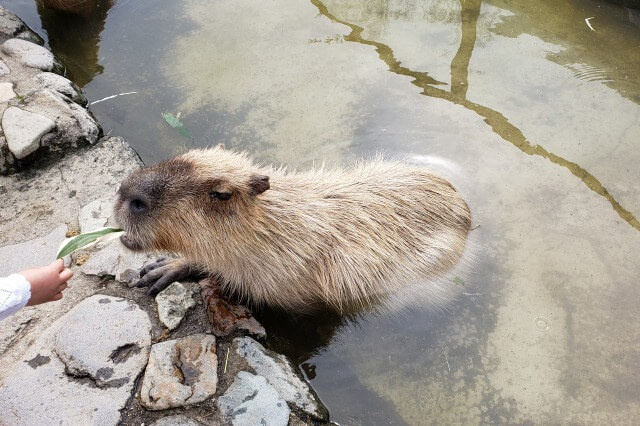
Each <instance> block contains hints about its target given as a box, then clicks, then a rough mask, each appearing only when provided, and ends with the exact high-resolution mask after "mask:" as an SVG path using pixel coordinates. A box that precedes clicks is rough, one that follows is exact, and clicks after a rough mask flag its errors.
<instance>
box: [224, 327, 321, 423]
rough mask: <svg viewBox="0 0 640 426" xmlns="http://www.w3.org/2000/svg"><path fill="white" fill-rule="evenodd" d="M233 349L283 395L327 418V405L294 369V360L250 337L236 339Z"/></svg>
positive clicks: (289, 401) (307, 411)
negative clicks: (292, 362)
mask: <svg viewBox="0 0 640 426" xmlns="http://www.w3.org/2000/svg"><path fill="white" fill-rule="evenodd" d="M233 350H234V351H235V352H236V354H238V355H240V357H242V358H243V359H244V360H245V361H246V363H247V364H248V365H249V367H251V368H252V369H253V370H254V371H255V373H256V374H258V375H260V376H264V377H265V378H266V379H267V380H268V381H269V383H270V384H271V386H273V387H274V388H275V389H276V390H277V391H278V394H279V395H280V397H282V398H283V399H284V400H285V401H287V402H288V403H289V404H291V405H293V406H294V407H297V408H299V409H300V410H302V411H304V412H305V413H307V414H308V415H310V416H312V417H314V418H316V419H319V420H323V421H324V420H327V419H328V412H327V409H326V408H325V407H324V406H323V405H322V404H321V403H320V400H319V399H318V397H317V396H316V395H315V394H314V393H313V391H312V390H311V387H310V386H309V384H308V383H306V382H304V381H302V380H301V379H300V378H299V377H298V375H297V374H296V373H295V372H294V367H293V365H292V364H291V362H290V361H289V360H288V359H287V358H286V357H285V356H284V355H280V354H276V353H274V352H271V351H268V350H266V349H265V348H264V347H263V346H262V345H261V344H259V343H258V342H256V341H255V340H253V339H251V338H250V337H241V338H236V339H233Z"/></svg>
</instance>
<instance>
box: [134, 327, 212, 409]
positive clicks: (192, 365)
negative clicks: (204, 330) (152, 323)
mask: <svg viewBox="0 0 640 426" xmlns="http://www.w3.org/2000/svg"><path fill="white" fill-rule="evenodd" d="M217 384H218V358H217V356H216V339H215V337H214V336H212V335H207V334H194V335H192V336H188V337H183V338H181V339H177V340H168V341H166V342H162V343H156V344H155V345H153V346H152V347H151V354H150V356H149V363H148V364H147V369H146V371H145V373H144V378H143V380H142V387H141V390H140V401H141V402H142V405H144V406H145V407H146V408H148V409H150V410H164V409H166V408H171V407H180V406H183V405H188V404H195V403H197V402H202V401H204V400H205V399H207V398H209V397H211V396H212V395H214V394H215V392H216V386H217Z"/></svg>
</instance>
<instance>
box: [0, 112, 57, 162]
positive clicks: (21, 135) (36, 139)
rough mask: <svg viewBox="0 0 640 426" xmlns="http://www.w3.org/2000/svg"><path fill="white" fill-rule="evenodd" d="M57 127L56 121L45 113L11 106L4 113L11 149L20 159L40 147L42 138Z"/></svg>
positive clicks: (4, 126) (5, 131)
mask: <svg viewBox="0 0 640 426" xmlns="http://www.w3.org/2000/svg"><path fill="white" fill-rule="evenodd" d="M53 128H55V123H54V122H53V121H52V120H51V119H50V118H47V117H45V116H43V115H40V114H36V113H33V112H29V111H24V110H22V109H20V108H16V107H9V108H7V110H6V111H5V112H4V114H3V115H2V130H3V131H4V134H5V137H6V138H7V143H8V145H9V150H10V151H11V153H12V154H13V155H14V156H15V157H16V158H18V159H23V158H25V157H26V156H28V155H29V154H31V153H33V152H34V151H36V150H37V149H38V148H39V147H40V138H41V137H42V136H43V135H44V134H46V133H48V132H49V131H51V130H52V129H53Z"/></svg>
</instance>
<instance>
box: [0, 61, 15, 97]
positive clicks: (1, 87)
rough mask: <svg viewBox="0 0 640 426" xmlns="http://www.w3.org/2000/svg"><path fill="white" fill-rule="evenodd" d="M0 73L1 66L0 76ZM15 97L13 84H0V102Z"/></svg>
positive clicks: (0, 67)
mask: <svg viewBox="0 0 640 426" xmlns="http://www.w3.org/2000/svg"><path fill="white" fill-rule="evenodd" d="M1 73H2V66H1V65H0V75H1ZM15 97H16V94H15V92H14V91H13V83H0V102H7V101H9V100H10V99H13V98H15Z"/></svg>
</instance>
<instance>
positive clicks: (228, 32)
mask: <svg viewBox="0 0 640 426" xmlns="http://www.w3.org/2000/svg"><path fill="white" fill-rule="evenodd" d="M5 4H6V6H7V7H9V8H10V9H12V10H14V11H16V12H17V13H18V14H20V15H21V16H23V17H24V19H25V20H26V21H27V23H28V24H29V25H31V26H32V27H33V28H35V29H38V30H41V34H43V35H46V34H48V35H49V37H48V39H49V43H50V45H51V46H52V48H53V49H54V51H56V53H58V54H60V56H62V57H63V58H64V59H65V62H66V64H67V66H68V67H69V69H70V75H71V76H72V77H73V78H74V79H75V80H76V81H77V82H78V83H79V84H81V85H83V86H84V89H85V91H86V92H87V95H88V97H89V98H90V99H93V100H98V99H101V98H103V97H106V96H111V95H115V94H118V93H122V92H131V91H135V92H138V93H136V94H130V95H123V96H120V97H117V98H113V99H111V100H107V101H104V102H101V103H97V104H95V105H94V106H93V107H92V110H93V112H94V113H95V114H96V116H97V117H98V119H99V120H100V122H101V123H102V124H103V125H104V128H105V132H110V131H112V132H113V134H117V135H122V136H125V137H126V138H127V139H128V140H129V141H130V142H131V143H132V145H133V146H134V147H135V148H136V149H137V150H138V151H139V153H140V154H141V155H142V157H143V159H144V160H145V161H146V162H148V163H153V162H157V161H159V160H162V159H164V158H167V157H169V156H171V155H173V154H177V153H179V152H182V150H184V149H186V148H189V147H191V146H204V145H207V144H213V143H216V142H217V141H219V140H224V141H225V142H226V143H227V145H229V146H232V147H234V148H238V149H246V150H249V151H250V152H252V153H253V155H254V156H255V157H256V158H257V159H259V160H262V161H275V162H279V163H285V164H288V165H292V166H296V167H301V168H305V167H309V166H310V165H312V164H313V163H314V162H320V161H328V162H331V163H345V162H348V161H350V160H351V159H353V158H359V157H361V156H369V155H371V154H373V153H376V152H379V151H382V152H384V153H387V154H388V155H394V156H401V157H406V158H411V159H413V161H420V162H424V163H425V164H430V165H432V167H435V168H437V169H440V170H442V172H443V173H445V174H447V175H448V176H449V177H450V178H451V179H452V180H453V181H454V182H455V183H456V185H457V186H458V187H459V188H460V189H461V190H462V192H463V193H464V194H465V196H466V197H467V198H468V200H469V203H470V205H471V207H472V210H473V214H474V223H476V224H479V225H480V227H479V228H477V229H476V230H475V231H473V238H474V243H475V244H476V246H477V260H476V263H475V264H474V266H473V267H472V271H471V273H470V274H469V276H468V277H467V278H466V279H465V282H464V285H465V289H464V293H463V294H462V295H461V296H460V299H459V300H457V301H456V303H455V306H454V308H453V309H451V310H449V311H445V312H435V313H432V312H424V311H421V310H417V311H410V312H403V313H401V314H384V315H381V314H379V315H373V314H367V313H363V314H362V315H360V316H357V317H355V318H339V317H336V316H332V315H328V314H325V315H322V316H321V317H320V318H297V319H295V318H293V319H292V318H288V317H284V316H274V315H273V314H271V315H265V316H264V318H263V321H264V322H265V323H267V325H268V326H269V329H270V331H271V344H272V345H275V346H277V347H279V348H282V349H283V350H285V351H287V352H288V353H289V354H290V355H291V356H292V357H294V358H295V359H296V361H297V362H298V363H299V364H300V365H301V368H302V369H303V371H304V372H305V374H306V375H307V377H308V378H309V379H310V380H311V383H312V384H313V386H314V388H315V389H316V390H317V391H318V393H319V394H320V396H321V398H322V399H323V400H324V401H325V402H326V404H327V405H328V407H329V408H330V411H331V413H332V419H334V420H335V421H338V422H340V423H342V424H362V425H371V424H403V423H406V424H446V423H449V424H452V423H465V424H477V423H540V424H550V423H562V424H567V423H581V424H585V423H589V424H632V423H634V422H635V421H636V419H638V418H640V369H638V365H639V364H640V326H638V315H639V314H640V309H639V306H640V287H639V280H640V253H639V251H640V250H639V249H640V223H639V222H638V219H637V218H638V217H639V216H640V185H639V184H638V182H639V181H640V167H639V166H638V164H640V12H639V11H637V10H635V11H634V10H631V9H627V8H624V7H621V6H617V5H615V4H610V3H607V2H604V1H600V2H598V1H587V0H571V1H567V2H558V1H551V0H546V1H536V2H531V1H523V0H517V1H504V0H491V1H481V0H443V1H436V0H432V1H429V0H395V1H393V0H390V1H382V0H371V1H362V0H341V1H328V0H326V1H320V0H310V1H294V0H281V1H278V2H276V1H270V0H265V1H260V2H257V1H250V0H234V1H231V0H218V1H215V2H210V1H195V0H189V1H183V2H173V1H168V0H166V1H160V0H157V1H154V2H142V1H126V0H121V1H118V2H116V3H115V4H113V5H112V6H110V8H109V5H108V4H106V3H105V4H100V8H96V11H95V12H94V13H93V14H90V15H87V16H85V17H83V18H75V19H69V18H68V17H61V16H60V15H57V14H52V13H47V12H46V11H44V10H43V9H42V8H41V9H40V14H38V13H37V11H36V7H35V4H31V3H30V2H25V1H18V0H11V1H5ZM40 17H42V21H41V18H40ZM590 17H593V19H590V20H589V21H588V22H587V21H585V19H586V18H590ZM588 24H590V25H591V26H592V27H593V30H591V29H590V28H589V26H588ZM74 29H75V30H74ZM43 31H44V32H46V34H45V33H43ZM79 33H80V34H83V37H84V38H83V41H78V40H77V37H78V34H79ZM162 112H172V113H173V114H174V115H177V114H178V113H180V114H181V115H180V119H181V121H182V122H183V123H184V125H185V126H186V127H187V128H188V129H189V131H190V133H191V134H192V135H193V136H194V139H193V140H188V139H185V138H182V137H181V136H180V135H178V134H177V133H176V132H175V131H174V130H173V129H171V128H170V127H169V126H168V125H166V123H164V121H163V120H162V117H161V113H162Z"/></svg>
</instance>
